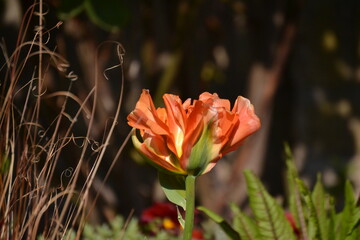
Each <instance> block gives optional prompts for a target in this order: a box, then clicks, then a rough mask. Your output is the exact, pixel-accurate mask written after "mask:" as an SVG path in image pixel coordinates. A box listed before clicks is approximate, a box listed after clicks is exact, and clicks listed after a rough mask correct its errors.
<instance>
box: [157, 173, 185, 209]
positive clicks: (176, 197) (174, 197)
mask: <svg viewBox="0 0 360 240" xmlns="http://www.w3.org/2000/svg"><path fill="white" fill-rule="evenodd" d="M159 181H160V185H161V187H162V189H163V191H164V193H165V195H166V197H167V199H169V201H170V202H172V203H175V204H176V205H178V206H180V207H182V208H183V209H184V210H186V198H185V197H186V191H185V176H182V175H175V174H172V175H170V174H166V173H162V172H159Z"/></svg>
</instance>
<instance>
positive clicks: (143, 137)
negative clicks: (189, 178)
mask: <svg viewBox="0 0 360 240" xmlns="http://www.w3.org/2000/svg"><path fill="white" fill-rule="evenodd" d="M163 99H164V103H165V108H155V106H154V103H153V101H152V99H151V96H150V93H149V91H148V90H143V92H142V94H141V96H140V99H139V101H138V102H137V104H136V107H135V109H134V111H132V112H131V113H130V114H129V116H128V117H127V119H128V124H129V125H130V126H132V127H133V128H135V129H138V130H140V131H139V136H138V135H137V134H136V132H135V133H134V135H133V137H132V140H133V142H134V145H135V147H136V148H137V149H138V150H139V151H140V152H141V153H142V154H144V155H145V156H146V157H147V158H149V159H150V160H151V161H150V162H151V163H153V164H154V165H155V166H157V167H160V169H165V170H168V171H170V172H173V173H176V174H182V175H194V176H198V175H201V174H204V173H206V172H208V171H210V170H211V169H212V168H213V167H214V166H215V164H216V162H217V161H218V160H219V159H220V158H221V157H222V156H223V155H225V154H226V153H229V152H231V151H234V150H235V149H236V148H237V147H239V146H240V144H241V143H242V142H243V140H244V139H245V138H246V137H247V136H249V135H250V134H252V133H254V132H255V131H256V130H258V129H259V128H260V120H259V118H258V117H257V116H256V115H255V113H254V107H253V105H252V104H250V101H249V100H248V99H246V98H243V97H241V96H239V97H238V98H237V99H236V101H235V104H234V107H233V108H232V109H230V102H229V100H227V99H221V98H219V97H218V95H217V94H216V93H214V94H210V93H208V92H205V93H202V94H201V95H200V97H199V100H194V101H191V99H187V100H186V101H185V102H182V101H181V99H180V98H179V97H178V96H176V95H172V94H165V95H164V96H163ZM139 138H140V140H139Z"/></svg>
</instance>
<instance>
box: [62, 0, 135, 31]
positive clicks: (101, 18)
mask: <svg viewBox="0 0 360 240" xmlns="http://www.w3.org/2000/svg"><path fill="white" fill-rule="evenodd" d="M82 12H85V13H86V14H87V15H88V17H89V18H90V19H91V21H93V22H94V23H95V24H97V25H98V26H100V27H102V28H103V29H105V30H108V31H117V30H119V28H120V27H122V26H123V25H124V24H125V23H126V21H127V20H128V18H129V15H130V13H129V11H128V9H127V7H126V5H125V3H124V2H123V1H121V0H117V1H112V0H103V1H98V0H62V1H61V2H60V7H59V9H58V15H59V18H60V19H63V20H65V19H68V18H71V17H74V16H77V15H79V14H80V13H82Z"/></svg>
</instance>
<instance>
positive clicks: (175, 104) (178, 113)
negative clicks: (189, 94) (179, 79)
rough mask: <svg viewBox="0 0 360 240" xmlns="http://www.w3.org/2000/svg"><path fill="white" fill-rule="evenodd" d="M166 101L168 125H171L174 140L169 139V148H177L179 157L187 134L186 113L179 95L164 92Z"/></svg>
mask: <svg viewBox="0 0 360 240" xmlns="http://www.w3.org/2000/svg"><path fill="white" fill-rule="evenodd" d="M163 98H164V103H165V107H166V113H167V125H168V127H169V131H170V136H171V139H170V140H172V141H169V143H168V146H169V148H171V149H173V150H175V151H174V153H175V154H176V156H177V157H179V158H180V157H181V155H182V145H183V141H184V136H185V119H186V113H185V110H184V108H183V106H182V102H181V100H180V98H179V97H178V96H175V95H172V94H164V97H163Z"/></svg>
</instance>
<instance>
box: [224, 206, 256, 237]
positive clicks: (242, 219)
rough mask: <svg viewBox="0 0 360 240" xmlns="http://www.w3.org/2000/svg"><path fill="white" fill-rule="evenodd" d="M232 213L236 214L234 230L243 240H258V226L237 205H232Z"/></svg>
mask: <svg viewBox="0 0 360 240" xmlns="http://www.w3.org/2000/svg"><path fill="white" fill-rule="evenodd" d="M230 207H231V210H232V212H233V213H234V214H235V216H234V222H233V228H234V229H235V231H237V232H238V233H239V235H240V238H241V239H242V240H257V239H259V233H258V229H257V225H256V224H255V222H254V221H253V220H252V219H251V218H250V217H248V216H246V215H245V214H244V213H243V212H242V211H241V210H240V209H239V208H238V206H236V205H235V204H231V205H230Z"/></svg>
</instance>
